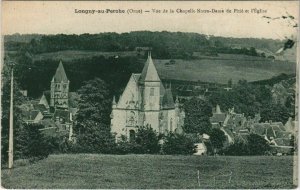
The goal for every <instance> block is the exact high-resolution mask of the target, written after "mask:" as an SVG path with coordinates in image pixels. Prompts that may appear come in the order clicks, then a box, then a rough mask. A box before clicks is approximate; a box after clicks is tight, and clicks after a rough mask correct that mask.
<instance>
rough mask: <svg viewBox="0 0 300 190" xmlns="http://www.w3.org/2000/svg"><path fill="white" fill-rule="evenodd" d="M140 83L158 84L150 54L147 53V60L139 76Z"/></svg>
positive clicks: (158, 80) (158, 79)
mask: <svg viewBox="0 0 300 190" xmlns="http://www.w3.org/2000/svg"><path fill="white" fill-rule="evenodd" d="M140 82H141V83H144V82H160V78H159V76H158V73H157V70H156V68H155V66H154V63H153V61H152V58H151V53H150V52H149V53H148V58H147V61H146V63H145V66H144V68H143V71H142V73H141V76H140Z"/></svg>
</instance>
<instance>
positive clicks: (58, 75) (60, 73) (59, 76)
mask: <svg viewBox="0 0 300 190" xmlns="http://www.w3.org/2000/svg"><path fill="white" fill-rule="evenodd" d="M52 81H54V82H68V81H69V80H68V78H67V75H66V72H65V69H64V66H63V64H62V61H60V62H59V65H58V67H57V69H56V72H55V75H54V76H53V79H52Z"/></svg>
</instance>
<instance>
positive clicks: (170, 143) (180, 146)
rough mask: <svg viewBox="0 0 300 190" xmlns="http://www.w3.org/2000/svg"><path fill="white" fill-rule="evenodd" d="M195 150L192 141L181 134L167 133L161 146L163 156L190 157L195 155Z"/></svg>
mask: <svg viewBox="0 0 300 190" xmlns="http://www.w3.org/2000/svg"><path fill="white" fill-rule="evenodd" d="M195 149H196V146H195V145H194V142H193V140H192V139H190V138H188V137H187V136H185V135H182V134H174V133H169V134H168V135H167V136H166V137H165V142H164V144H163V153H164V154H184V155H191V154H193V153H195Z"/></svg>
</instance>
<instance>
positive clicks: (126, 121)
mask: <svg viewBox="0 0 300 190" xmlns="http://www.w3.org/2000/svg"><path fill="white" fill-rule="evenodd" d="M183 122H184V112H183V110H181V109H180V107H179V100H178V98H177V99H176V101H174V99H173V95H172V91H171V87H170V86H169V88H165V87H164V86H163V84H162V82H161V80H160V78H159V76H158V73H157V70H156V68H155V66H154V63H153V60H152V58H151V53H148V59H147V61H146V63H145V66H144V68H143V71H142V73H133V74H132V75H131V77H130V79H129V81H128V83H127V86H126V88H125V90H124V92H123V93H122V95H121V96H120V97H119V99H118V101H117V100H116V98H115V97H114V98H113V102H112V112H111V132H112V133H114V134H115V135H116V140H118V139H120V138H121V136H126V137H127V139H128V140H130V139H132V138H135V133H136V131H137V126H150V127H152V128H153V129H154V130H155V131H156V132H158V133H168V132H170V131H171V132H177V133H181V132H182V126H183Z"/></svg>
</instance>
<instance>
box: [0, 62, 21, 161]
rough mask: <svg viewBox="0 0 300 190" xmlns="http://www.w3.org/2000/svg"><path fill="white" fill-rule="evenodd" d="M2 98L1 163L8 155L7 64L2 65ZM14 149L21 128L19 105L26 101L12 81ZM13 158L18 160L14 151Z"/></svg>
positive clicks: (8, 86)
mask: <svg viewBox="0 0 300 190" xmlns="http://www.w3.org/2000/svg"><path fill="white" fill-rule="evenodd" d="M1 91H2V96H1V111H2V113H1V116H2V117H1V161H2V162H6V161H7V158H8V155H7V151H8V133H9V112H10V69H9V68H8V67H7V64H4V66H3V70H2V89H1ZM13 96H14V97H13V100H14V107H13V111H14V114H13V116H14V121H13V123H14V126H13V128H14V137H15V138H14V148H15V147H16V139H17V136H18V134H19V133H18V131H19V130H20V128H21V126H22V111H21V109H20V107H19V106H20V105H21V104H22V103H23V102H24V101H25V100H26V98H25V97H24V96H23V95H22V94H21V92H20V88H19V84H18V82H17V81H16V79H14V94H13ZM14 156H15V158H18V155H17V153H16V152H15V151H14Z"/></svg>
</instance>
